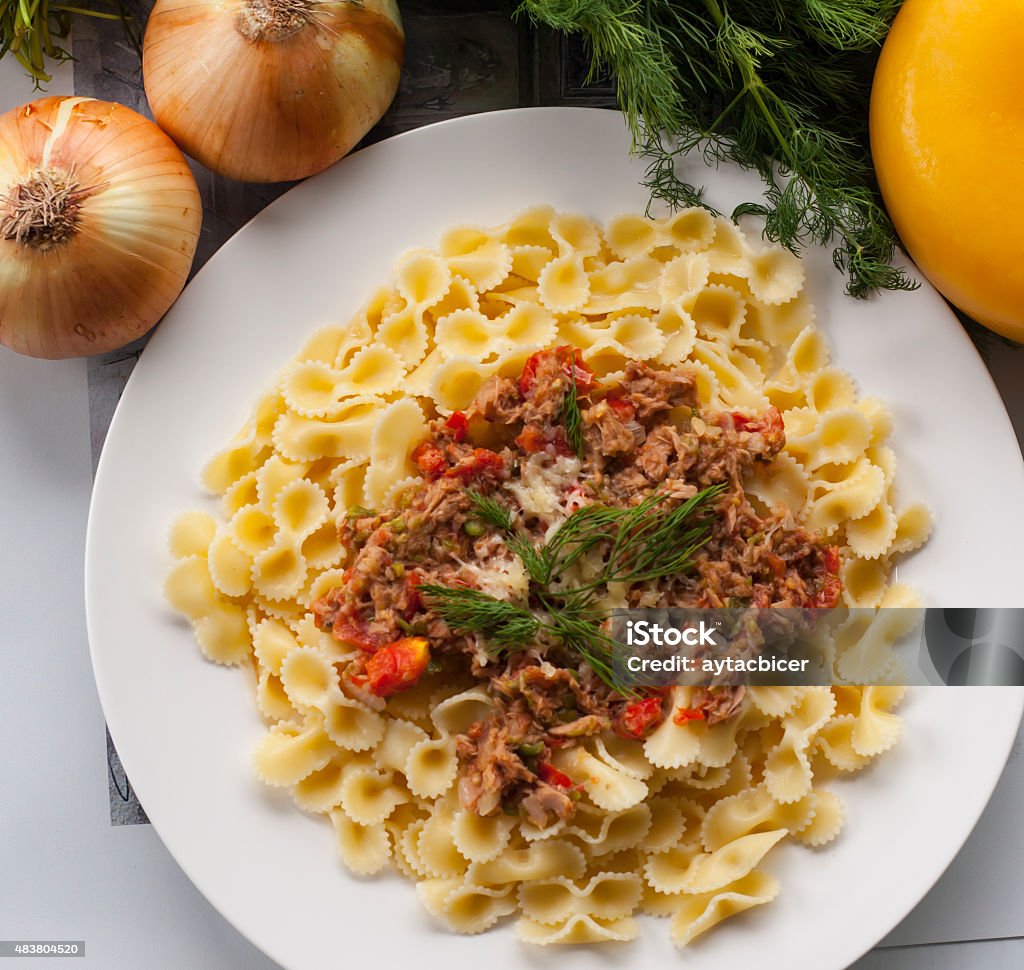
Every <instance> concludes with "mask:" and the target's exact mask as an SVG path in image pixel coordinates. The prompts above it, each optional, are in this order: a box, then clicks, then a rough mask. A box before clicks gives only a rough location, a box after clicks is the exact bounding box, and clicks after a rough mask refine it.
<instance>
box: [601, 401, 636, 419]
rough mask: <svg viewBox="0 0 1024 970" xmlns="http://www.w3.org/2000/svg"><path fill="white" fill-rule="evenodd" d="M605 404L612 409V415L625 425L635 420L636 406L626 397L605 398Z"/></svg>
mask: <svg viewBox="0 0 1024 970" xmlns="http://www.w3.org/2000/svg"><path fill="white" fill-rule="evenodd" d="M605 402H606V403H607V405H608V407H609V408H610V409H611V412H612V414H614V415H615V417H617V418H618V419H619V420H620V421H621V422H622V423H623V424H626V423H628V422H629V421H632V420H633V417H634V415H635V414H636V405H635V404H634V403H633V402H632V401H631V400H629V398H625V397H608V398H605Z"/></svg>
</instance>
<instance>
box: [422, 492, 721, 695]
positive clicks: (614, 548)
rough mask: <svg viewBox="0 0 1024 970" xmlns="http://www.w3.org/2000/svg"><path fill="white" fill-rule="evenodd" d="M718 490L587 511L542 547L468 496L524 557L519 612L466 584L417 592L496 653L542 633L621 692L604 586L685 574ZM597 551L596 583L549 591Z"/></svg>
mask: <svg viewBox="0 0 1024 970" xmlns="http://www.w3.org/2000/svg"><path fill="white" fill-rule="evenodd" d="M725 488H726V486H725V484H719V485H713V486H711V487H710V488H705V489H703V490H702V491H700V492H698V493H697V494H696V495H694V496H693V497H692V498H691V499H689V500H687V501H686V502H683V503H682V504H680V505H677V506H675V507H672V506H671V505H669V503H668V502H667V496H666V495H664V494H654V495H650V496H648V497H647V498H645V499H644V500H643V501H642V502H640V503H639V504H637V505H635V506H632V507H630V508H614V507H611V506H605V505H598V504H594V505H585V506H583V508H581V509H577V510H576V511H575V512H573V513H572V515H570V516H569V517H568V518H567V519H566V520H565V522H563V523H562V524H561V525H560V526H559V527H558V529H557V530H556V531H555V533H554V535H552V536H551V538H550V539H549V540H548V541H547V542H545V543H543V544H542V545H540V546H536V545H534V544H533V543H532V542H531V541H530V539H529V537H528V536H527V535H525V534H524V533H522V532H521V531H519V530H518V529H517V528H516V525H515V522H514V521H513V518H512V514H511V513H510V512H509V510H508V509H506V508H505V507H504V506H502V505H501V504H500V503H499V502H498V501H497V500H496V499H495V498H493V497H491V496H485V495H481V494H480V493H479V492H476V491H474V490H472V489H467V490H466V495H467V496H468V497H469V499H470V501H471V502H472V503H473V506H474V509H475V511H476V514H477V515H478V516H479V517H480V518H481V519H483V520H485V521H487V522H489V523H491V524H492V525H494V526H496V527H497V528H498V529H499V530H501V532H502V534H503V535H504V537H505V541H506V544H507V545H508V547H509V549H511V550H512V551H513V552H514V553H515V554H516V555H517V556H519V558H520V559H521V560H522V562H523V566H524V568H525V569H526V572H527V575H528V576H529V577H530V588H529V591H528V594H527V597H526V605H524V606H519V605H517V604H514V603H509V602H506V601H505V600H499V599H497V598H496V597H494V596H491V595H489V594H488V593H484V592H482V591H481V590H476V589H468V588H463V587H449V586H442V585H438V584H425V585H422V586H420V587H419V591H420V593H421V595H424V596H425V597H426V598H427V600H428V601H429V602H430V605H431V606H432V607H433V608H434V609H435V610H437V612H438V613H439V614H440V616H441V617H442V618H443V619H444V621H445V622H446V623H447V624H448V625H449V626H450V627H451V628H452V629H454V630H458V631H460V632H464V633H479V634H480V635H481V636H483V637H484V638H485V639H487V640H489V641H491V642H492V643H493V644H494V645H495V646H496V647H498V648H499V652H501V650H507V649H513V648H516V647H524V646H527V645H529V644H530V643H532V642H533V641H535V640H536V639H537V637H538V636H540V635H548V636H550V637H552V638H554V639H555V640H557V641H559V642H560V643H561V644H562V645H563V646H565V647H566V648H567V649H569V650H571V651H573V652H575V653H577V654H579V655H580V656H581V657H582V658H583V659H584V660H586V662H587V663H588V664H589V665H590V667H591V668H592V669H593V671H594V673H596V674H597V675H598V676H599V677H600V678H601V679H602V680H604V681H605V683H607V684H608V685H609V686H610V687H612V688H613V689H615V690H618V691H620V692H623V691H624V689H623V688H622V686H621V685H619V684H618V683H617V682H616V680H615V677H614V670H613V668H612V664H611V658H612V649H613V647H614V645H615V641H614V640H612V639H611V638H610V637H609V636H608V635H607V634H606V633H605V632H604V631H603V629H602V627H603V625H604V623H605V621H606V620H607V619H608V614H607V612H606V611H604V610H602V609H601V605H600V595H599V593H600V590H601V589H602V588H604V587H607V586H608V584H609V583H636V582H649V581H652V580H655V579H660V578H662V577H664V576H670V575H677V574H679V573H684V572H686V571H687V570H688V569H690V568H691V567H692V565H693V557H694V555H695V554H696V552H697V551H698V550H699V549H700V547H701V546H702V545H704V543H705V542H707V540H708V539H709V538H710V535H711V525H712V519H711V516H710V514H709V512H710V509H711V505H712V503H713V501H714V500H715V499H716V498H717V497H718V496H719V495H721V494H722V492H723V491H724V490H725ZM601 545H604V546H605V547H606V555H605V557H604V565H603V566H602V568H601V570H600V572H599V574H598V575H597V577H596V578H594V579H593V580H591V581H590V582H587V583H585V584H582V585H576V586H570V587H566V588H562V587H560V588H557V589H555V588H552V583H554V582H555V580H559V579H561V578H562V577H564V575H565V573H566V571H567V570H568V569H569V568H570V567H571V566H572V565H573V564H574V563H576V562H577V561H579V559H580V558H582V557H583V556H585V555H586V554H587V553H588V552H590V551H591V550H593V549H595V548H596V547H598V546H601Z"/></svg>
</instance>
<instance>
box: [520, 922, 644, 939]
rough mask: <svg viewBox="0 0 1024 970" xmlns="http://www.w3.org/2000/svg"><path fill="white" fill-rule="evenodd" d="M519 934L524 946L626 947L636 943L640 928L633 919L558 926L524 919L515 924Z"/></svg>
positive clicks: (568, 923)
mask: <svg viewBox="0 0 1024 970" xmlns="http://www.w3.org/2000/svg"><path fill="white" fill-rule="evenodd" d="M516 931H517V933H518V934H519V939H521V940H522V941H523V942H524V943H533V944H534V945H536V946H550V945H552V944H566V945H580V944H585V943H625V942H627V941H629V940H633V939H636V936H637V933H638V932H639V928H638V927H637V924H636V920H634V919H633V918H632V917H631V916H625V917H623V918H622V919H614V920H599V919H595V918H594V917H593V916H573V917H571V918H570V919H568V920H566V922H565V923H562V924H559V925H557V926H549V925H547V924H545V923H536V922H534V921H533V920H529V919H521V920H519V921H518V922H517V923H516Z"/></svg>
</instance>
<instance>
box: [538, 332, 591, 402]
mask: <svg viewBox="0 0 1024 970" xmlns="http://www.w3.org/2000/svg"><path fill="white" fill-rule="evenodd" d="M551 354H554V355H555V359H556V360H557V361H558V363H559V364H560V365H561V369H562V373H563V374H564V375H565V376H566V377H568V378H573V377H575V379H576V390H577V391H579V392H580V393H584V394H585V393H586V392H587V391H589V390H590V389H591V388H592V387H593V386H594V383H595V381H594V372H593V371H592V370H591V369H590V368H589V367H588V366H587V365H586V364H585V363H584V361H583V357H582V355H581V354H580V352H579V351H578V350H574V349H573V348H572V347H570V346H569V345H568V344H565V345H564V346H562V347H555V348H554V349H553V350H538V351H537V353H535V354H531V355H530V357H528V358H527V360H526V363H525V364H524V365H523V372H522V374H520V375H519V393H520V394H522V395H523V397H526V396H527V395H528V394H529V393H530V391H532V390H533V388H534V385H535V384H536V383H537V371H538V370H539V368H540V363H541V361H542V360H544V358H545V357H547V356H549V355H551Z"/></svg>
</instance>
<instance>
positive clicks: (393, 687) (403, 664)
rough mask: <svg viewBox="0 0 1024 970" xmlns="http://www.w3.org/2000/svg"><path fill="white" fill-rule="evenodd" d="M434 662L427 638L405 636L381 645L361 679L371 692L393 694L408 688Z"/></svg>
mask: <svg viewBox="0 0 1024 970" xmlns="http://www.w3.org/2000/svg"><path fill="white" fill-rule="evenodd" d="M428 663H430V646H429V644H428V643H427V641H426V639H425V638H424V637H405V638H404V639H403V640H395V641H394V643H389V644H388V645H387V646H385V647H381V648H380V649H379V650H378V651H377V652H376V653H375V654H374V655H373V656H372V657H370V659H369V660H367V661H366V673H365V675H363V676H362V677H360V678H359V679H358V683H359V684H360V686H365V687H366V689H367V690H368V691H369V692H370V693H371V694H376V695H377V696H378V697H390V696H391V695H392V694H397V693H399V692H400V691H403V690H408V689H409V688H410V687H412V685H413V684H415V683H416V681H418V680H419V679H420V675H421V674H422V673H423V671H424V670H426V669H427V664H428Z"/></svg>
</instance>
